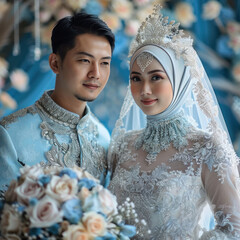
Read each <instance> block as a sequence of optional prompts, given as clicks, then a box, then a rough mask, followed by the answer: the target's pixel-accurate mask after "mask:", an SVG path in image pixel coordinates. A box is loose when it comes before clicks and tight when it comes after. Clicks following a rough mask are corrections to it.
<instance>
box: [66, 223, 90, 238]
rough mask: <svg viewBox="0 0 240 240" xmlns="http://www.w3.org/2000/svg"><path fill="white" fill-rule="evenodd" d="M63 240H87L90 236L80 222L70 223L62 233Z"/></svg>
mask: <svg viewBox="0 0 240 240" xmlns="http://www.w3.org/2000/svg"><path fill="white" fill-rule="evenodd" d="M63 239H64V240H88V239H90V236H89V234H88V232H87V231H86V229H85V228H84V226H83V225H82V224H78V225H70V226H69V227H68V228H67V231H65V232H64V233H63Z"/></svg>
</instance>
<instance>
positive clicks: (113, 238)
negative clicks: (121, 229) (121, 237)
mask: <svg viewBox="0 0 240 240" xmlns="http://www.w3.org/2000/svg"><path fill="white" fill-rule="evenodd" d="M94 240H117V237H116V236H115V235H112V234H111V233H109V232H107V233H106V234H105V235H104V236H102V237H96V238H94Z"/></svg>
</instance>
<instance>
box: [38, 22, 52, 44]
mask: <svg viewBox="0 0 240 240" xmlns="http://www.w3.org/2000/svg"><path fill="white" fill-rule="evenodd" d="M55 25H56V23H55V22H51V23H49V24H48V25H47V26H42V27H41V29H40V31H41V41H42V43H46V44H49V45H51V36H52V30H53V28H54V26H55Z"/></svg>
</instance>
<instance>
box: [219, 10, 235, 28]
mask: <svg viewBox="0 0 240 240" xmlns="http://www.w3.org/2000/svg"><path fill="white" fill-rule="evenodd" d="M219 18H220V19H221V21H222V23H223V24H224V25H226V24H227V22H228V21H233V20H234V19H235V13H234V12H233V10H232V9H231V8H228V7H222V9H221V12H220V15H219Z"/></svg>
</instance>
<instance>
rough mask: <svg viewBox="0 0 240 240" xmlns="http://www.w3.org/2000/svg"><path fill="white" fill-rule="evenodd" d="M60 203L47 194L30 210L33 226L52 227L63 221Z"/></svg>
mask: <svg viewBox="0 0 240 240" xmlns="http://www.w3.org/2000/svg"><path fill="white" fill-rule="evenodd" d="M59 207H60V204H59V202H57V201H56V200H55V199H52V198H50V197H49V196H47V195H46V196H45V197H44V198H42V199H41V200H40V201H38V202H37V204H36V205H35V206H34V207H32V208H31V209H30V210H29V211H28V214H29V219H30V222H31V225H30V226H31V227H39V228H42V227H50V226H51V225H53V224H55V223H58V222H61V221H62V216H63V214H62V212H61V211H60V210H59Z"/></svg>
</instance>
